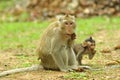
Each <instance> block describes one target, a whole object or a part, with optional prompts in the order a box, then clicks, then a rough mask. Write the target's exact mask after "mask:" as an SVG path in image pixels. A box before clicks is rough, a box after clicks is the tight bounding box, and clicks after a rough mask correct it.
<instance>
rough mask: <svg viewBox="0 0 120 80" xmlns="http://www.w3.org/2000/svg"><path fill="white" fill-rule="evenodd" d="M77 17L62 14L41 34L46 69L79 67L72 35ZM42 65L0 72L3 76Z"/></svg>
mask: <svg viewBox="0 0 120 80" xmlns="http://www.w3.org/2000/svg"><path fill="white" fill-rule="evenodd" d="M75 29H76V23H75V17H74V16H71V15H64V16H60V17H59V18H58V20H57V21H55V22H53V23H52V24H50V25H49V26H48V28H47V29H46V30H45V32H44V33H43V35H42V36H41V40H40V44H39V46H38V48H37V53H38V55H39V59H41V65H42V66H43V68H44V69H51V70H60V71H64V72H67V71H71V70H73V69H77V68H78V66H77V60H76V56H75V54H74V51H73V49H72V44H73V42H74V40H71V42H70V43H69V40H70V39H71V36H72V35H73V34H75ZM41 65H36V66H32V67H27V68H19V69H13V70H8V71H3V72H1V73H0V77H1V76H5V75H9V74H13V73H18V72H24V71H33V70H38V69H41Z"/></svg>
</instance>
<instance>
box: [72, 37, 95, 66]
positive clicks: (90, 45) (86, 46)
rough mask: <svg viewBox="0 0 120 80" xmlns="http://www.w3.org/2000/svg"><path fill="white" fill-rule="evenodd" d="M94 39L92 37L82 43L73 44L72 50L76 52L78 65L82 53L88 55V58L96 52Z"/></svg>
mask: <svg viewBox="0 0 120 80" xmlns="http://www.w3.org/2000/svg"><path fill="white" fill-rule="evenodd" d="M95 45H96V44H95V40H94V39H93V38H92V37H89V38H88V39H86V40H85V41H84V42H83V43H82V44H75V45H74V47H73V50H74V52H75V54H76V57H77V61H78V63H79V65H81V64H82V58H83V56H84V55H88V57H89V59H92V58H93V57H94V55H95V53H96V50H95Z"/></svg>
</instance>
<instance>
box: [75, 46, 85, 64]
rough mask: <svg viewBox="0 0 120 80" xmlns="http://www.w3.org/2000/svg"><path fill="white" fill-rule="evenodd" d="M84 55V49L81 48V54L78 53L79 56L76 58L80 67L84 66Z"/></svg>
mask: <svg viewBox="0 0 120 80" xmlns="http://www.w3.org/2000/svg"><path fill="white" fill-rule="evenodd" d="M83 54H84V49H83V48H82V47H81V49H80V50H79V52H78V53H77V56H76V58H77V61H78V63H79V65H81V64H82V63H81V60H82V58H83Z"/></svg>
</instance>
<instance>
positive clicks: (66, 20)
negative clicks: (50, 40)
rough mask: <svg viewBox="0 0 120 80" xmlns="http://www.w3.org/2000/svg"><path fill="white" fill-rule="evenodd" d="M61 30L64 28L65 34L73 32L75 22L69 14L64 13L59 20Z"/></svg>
mask: <svg viewBox="0 0 120 80" xmlns="http://www.w3.org/2000/svg"><path fill="white" fill-rule="evenodd" d="M61 23H62V26H61V28H62V30H64V32H65V34H68V35H71V34H73V33H75V28H76V23H75V18H74V17H73V16H70V15H66V16H64V17H63V18H62V20H61Z"/></svg>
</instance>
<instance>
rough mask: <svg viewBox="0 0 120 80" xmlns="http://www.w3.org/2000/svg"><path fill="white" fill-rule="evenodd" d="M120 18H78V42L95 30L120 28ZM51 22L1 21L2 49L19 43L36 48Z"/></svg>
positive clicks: (0, 36) (0, 40) (13, 46)
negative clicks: (36, 42) (108, 19)
mask: <svg viewBox="0 0 120 80" xmlns="http://www.w3.org/2000/svg"><path fill="white" fill-rule="evenodd" d="M119 21H120V18H118V17H115V18H110V21H107V19H106V18H105V17H94V18H89V19H77V30H76V31H77V39H76V41H77V42H81V41H83V40H84V39H85V38H87V37H88V36H92V35H93V34H94V33H95V32H97V31H99V30H102V29H105V30H109V31H111V30H116V29H120V26H119V24H120V22H119ZM48 24H49V22H38V23H34V22H12V23H10V22H1V23H0V49H1V50H4V49H8V48H15V47H16V46H17V45H18V44H21V45H23V47H24V48H35V44H34V41H36V40H38V39H39V38H40V36H41V34H42V32H43V31H44V30H45V28H46V27H47V26H48Z"/></svg>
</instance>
